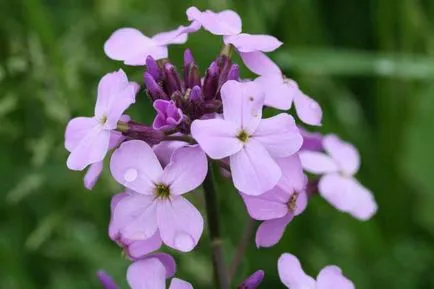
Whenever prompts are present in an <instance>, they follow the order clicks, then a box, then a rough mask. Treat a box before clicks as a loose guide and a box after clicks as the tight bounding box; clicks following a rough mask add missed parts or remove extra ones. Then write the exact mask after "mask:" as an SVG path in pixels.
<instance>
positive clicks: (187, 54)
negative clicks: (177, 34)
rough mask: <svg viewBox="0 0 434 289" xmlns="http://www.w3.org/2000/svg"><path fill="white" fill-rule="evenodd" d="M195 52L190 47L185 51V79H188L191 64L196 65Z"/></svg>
mask: <svg viewBox="0 0 434 289" xmlns="http://www.w3.org/2000/svg"><path fill="white" fill-rule="evenodd" d="M194 64H195V63H194V58H193V54H192V53H191V50H190V49H188V48H187V49H186V50H185V51H184V80H187V79H188V74H189V72H190V66H192V65H194Z"/></svg>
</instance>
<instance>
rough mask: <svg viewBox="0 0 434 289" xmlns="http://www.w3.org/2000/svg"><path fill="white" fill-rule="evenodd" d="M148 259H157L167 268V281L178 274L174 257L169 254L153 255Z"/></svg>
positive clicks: (158, 253)
mask: <svg viewBox="0 0 434 289" xmlns="http://www.w3.org/2000/svg"><path fill="white" fill-rule="evenodd" d="M146 258H157V259H158V260H160V262H161V263H162V264H163V266H164V267H165V268H166V279H167V278H172V277H173V276H174V275H175V273H176V262H175V259H173V257H172V256H171V255H169V254H167V253H160V252H157V253H153V254H149V255H148V256H146Z"/></svg>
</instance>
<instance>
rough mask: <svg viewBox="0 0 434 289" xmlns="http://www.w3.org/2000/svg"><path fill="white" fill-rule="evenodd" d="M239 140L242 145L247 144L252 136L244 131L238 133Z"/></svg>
mask: <svg viewBox="0 0 434 289" xmlns="http://www.w3.org/2000/svg"><path fill="white" fill-rule="evenodd" d="M237 138H238V139H239V140H240V141H241V142H242V143H246V142H247V141H248V140H249V138H250V135H249V134H248V133H247V132H246V131H245V130H242V131H240V132H239V133H238V135H237Z"/></svg>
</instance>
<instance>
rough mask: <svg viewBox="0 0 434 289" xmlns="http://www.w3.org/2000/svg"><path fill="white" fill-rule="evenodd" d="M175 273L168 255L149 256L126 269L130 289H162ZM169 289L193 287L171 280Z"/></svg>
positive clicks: (183, 282) (173, 265)
mask: <svg viewBox="0 0 434 289" xmlns="http://www.w3.org/2000/svg"><path fill="white" fill-rule="evenodd" d="M175 272H176V264H175V260H174V259H173V258H172V257H171V256H170V255H168V254H164V253H157V254H151V255H148V256H146V257H145V258H143V259H140V260H137V261H135V262H134V263H133V264H131V265H130V266H129V267H128V271H127V281H128V284H129V285H130V287H131V288H132V289H145V288H146V289H164V288H166V285H165V284H166V279H168V278H171V277H173V275H174V274H175ZM169 289H193V286H191V284H190V283H188V282H186V281H183V280H181V279H178V278H173V279H172V281H171V283H170V286H169Z"/></svg>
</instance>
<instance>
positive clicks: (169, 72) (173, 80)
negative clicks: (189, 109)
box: [163, 63, 184, 96]
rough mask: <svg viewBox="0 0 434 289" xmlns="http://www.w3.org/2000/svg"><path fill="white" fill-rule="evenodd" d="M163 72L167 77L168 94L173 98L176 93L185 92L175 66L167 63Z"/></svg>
mask: <svg viewBox="0 0 434 289" xmlns="http://www.w3.org/2000/svg"><path fill="white" fill-rule="evenodd" d="M163 71H164V76H165V82H164V85H165V89H166V92H167V94H169V96H171V95H172V94H173V93H174V92H175V91H180V92H183V90H184V89H183V87H182V85H181V80H180V79H179V76H178V73H177V72H176V68H175V66H173V65H172V64H170V63H166V64H164V68H163Z"/></svg>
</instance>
